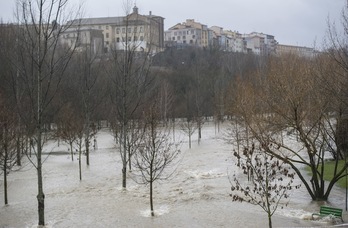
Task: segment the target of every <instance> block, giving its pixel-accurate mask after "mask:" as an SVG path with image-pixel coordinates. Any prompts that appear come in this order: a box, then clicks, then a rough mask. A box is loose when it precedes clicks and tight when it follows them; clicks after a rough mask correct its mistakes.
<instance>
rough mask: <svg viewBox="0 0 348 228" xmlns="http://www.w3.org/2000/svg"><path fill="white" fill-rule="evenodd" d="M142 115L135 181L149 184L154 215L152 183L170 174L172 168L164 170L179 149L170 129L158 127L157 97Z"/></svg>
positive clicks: (135, 156) (173, 160)
mask: <svg viewBox="0 0 348 228" xmlns="http://www.w3.org/2000/svg"><path fill="white" fill-rule="evenodd" d="M144 115H145V116H144V119H145V126H146V127H145V129H144V131H145V134H144V137H143V139H142V143H141V147H140V148H139V150H138V151H137V153H135V154H134V166H135V169H136V172H139V173H140V178H137V179H136V181H137V182H138V183H142V184H146V185H147V184H149V187H150V209H151V216H154V215H155V212H154V206H153V184H154V182H155V181H158V180H165V179H168V178H169V177H170V176H171V174H172V173H173V170H172V171H170V172H169V173H167V174H165V172H164V171H165V169H168V168H169V167H170V166H171V165H172V164H174V163H175V161H176V159H177V158H178V156H179V154H180V150H179V149H178V145H176V144H174V142H173V141H172V140H171V138H170V136H169V135H170V130H169V129H167V127H165V126H164V127H160V125H161V124H160V120H161V115H160V106H159V98H158V97H157V99H153V101H152V102H151V104H150V105H149V107H148V108H147V109H146V111H145V112H144Z"/></svg>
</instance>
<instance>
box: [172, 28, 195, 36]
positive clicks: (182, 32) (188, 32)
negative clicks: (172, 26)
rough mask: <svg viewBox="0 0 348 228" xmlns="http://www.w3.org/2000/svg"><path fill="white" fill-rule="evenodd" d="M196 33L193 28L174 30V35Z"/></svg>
mask: <svg viewBox="0 0 348 228" xmlns="http://www.w3.org/2000/svg"><path fill="white" fill-rule="evenodd" d="M190 33H191V34H195V30H193V29H191V30H187V31H179V32H174V36H177V35H179V36H182V35H189V34H190Z"/></svg>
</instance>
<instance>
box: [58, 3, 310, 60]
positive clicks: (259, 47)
mask: <svg viewBox="0 0 348 228" xmlns="http://www.w3.org/2000/svg"><path fill="white" fill-rule="evenodd" d="M164 20H165V19H164V17H162V16H156V15H153V14H152V12H151V11H150V12H149V14H148V15H141V14H139V9H138V8H137V7H136V6H134V8H133V12H132V13H131V14H129V15H127V16H121V17H100V18H83V19H77V20H74V21H72V22H70V23H71V26H70V28H69V29H67V30H66V31H65V32H64V35H63V37H62V42H63V43H65V44H68V45H76V44H75V43H74V41H73V40H74V39H75V38H76V36H78V34H80V36H81V37H80V43H79V46H81V47H82V46H86V45H88V46H91V47H92V49H93V50H94V51H95V52H96V53H108V52H110V51H111V50H123V49H125V47H127V46H129V44H132V45H133V47H135V49H136V51H151V52H152V53H154V54H155V53H158V52H161V51H163V50H165V49H167V48H177V49H183V48H187V47H198V48H208V47H214V48H218V49H220V50H221V51H226V52H240V53H254V54H256V55H269V54H276V55H280V54H282V53H289V52H291V53H296V54H298V55H300V56H305V57H311V56H313V54H314V49H313V48H309V47H302V46H293V45H286V44H279V43H278V42H277V41H276V39H275V37H274V36H273V35H270V34H264V33H262V32H251V33H248V34H247V33H244V34H242V33H239V32H238V31H232V30H230V29H224V28H222V27H219V26H215V25H214V26H211V27H209V26H208V25H206V24H202V23H200V22H197V21H195V20H194V19H186V21H185V22H182V23H177V24H176V25H173V26H171V27H169V29H168V30H166V31H165V30H164ZM77 29H78V30H77ZM126 43H127V44H126ZM132 45H131V46H132Z"/></svg>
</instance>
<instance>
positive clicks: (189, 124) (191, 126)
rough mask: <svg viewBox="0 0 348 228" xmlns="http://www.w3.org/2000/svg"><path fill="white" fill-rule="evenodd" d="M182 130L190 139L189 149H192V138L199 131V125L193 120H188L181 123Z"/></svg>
mask: <svg viewBox="0 0 348 228" xmlns="http://www.w3.org/2000/svg"><path fill="white" fill-rule="evenodd" d="M181 130H182V131H183V132H184V133H185V134H186V135H188V137H189V148H190V149H191V136H192V135H193V133H195V131H196V130H197V124H196V123H195V121H194V120H193V119H192V118H186V119H185V121H184V122H182V123H181Z"/></svg>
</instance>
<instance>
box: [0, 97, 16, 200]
mask: <svg viewBox="0 0 348 228" xmlns="http://www.w3.org/2000/svg"><path fill="white" fill-rule="evenodd" d="M5 104H6V101H4V99H3V96H1V93H0V170H1V171H2V173H3V176H4V202H5V205H7V204H8V191H7V176H8V174H9V172H10V171H11V170H12V168H13V167H14V166H15V165H16V164H17V151H16V138H17V136H16V135H17V126H16V125H17V123H16V119H15V116H13V110H11V108H10V106H8V104H7V105H5Z"/></svg>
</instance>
